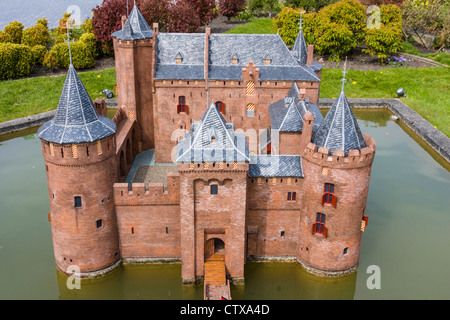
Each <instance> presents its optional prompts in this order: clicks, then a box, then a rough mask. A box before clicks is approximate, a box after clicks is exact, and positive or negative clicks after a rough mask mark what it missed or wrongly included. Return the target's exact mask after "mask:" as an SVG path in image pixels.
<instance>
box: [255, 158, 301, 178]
mask: <svg viewBox="0 0 450 320" xmlns="http://www.w3.org/2000/svg"><path fill="white" fill-rule="evenodd" d="M248 174H249V176H250V177H251V178H256V177H267V178H269V177H295V178H302V177H303V167H302V158H301V156H299V155H252V156H250V164H249V169H248Z"/></svg>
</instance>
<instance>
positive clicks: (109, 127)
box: [38, 64, 116, 144]
mask: <svg viewBox="0 0 450 320" xmlns="http://www.w3.org/2000/svg"><path fill="white" fill-rule="evenodd" d="M115 131H116V124H115V123H114V122H113V121H112V120H110V119H108V118H106V117H103V116H99V115H97V113H96V111H95V107H94V103H93V102H92V100H91V98H90V96H89V94H88V93H87V91H86V88H85V87H84V85H83V83H82V82H81V80H80V78H79V77H78V74H77V72H76V70H75V68H74V67H73V65H72V64H70V66H69V70H68V72H67V76H66V80H65V82H64V87H63V90H62V93H61V97H60V99H59V104H58V107H57V109H56V114H55V116H54V117H53V119H52V120H50V121H48V122H46V123H45V124H44V125H43V126H42V127H40V128H39V130H38V137H39V138H40V139H43V140H45V141H48V142H53V143H57V144H72V143H87V142H94V141H96V140H100V139H103V138H105V137H107V136H110V135H112V134H114V133H115Z"/></svg>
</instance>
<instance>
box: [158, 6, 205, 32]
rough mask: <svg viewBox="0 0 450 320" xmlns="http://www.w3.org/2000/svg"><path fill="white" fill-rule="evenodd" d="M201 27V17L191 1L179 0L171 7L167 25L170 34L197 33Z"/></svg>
mask: <svg viewBox="0 0 450 320" xmlns="http://www.w3.org/2000/svg"><path fill="white" fill-rule="evenodd" d="M201 26H202V23H201V21H200V16H199V14H198V13H197V11H196V9H195V8H194V7H192V5H191V2H190V0H179V1H177V2H176V3H173V4H172V5H171V6H170V9H169V17H168V22H167V24H166V30H167V31H168V32H184V33H189V32H197V31H199V29H200V27H201Z"/></svg>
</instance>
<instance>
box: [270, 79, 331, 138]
mask: <svg viewBox="0 0 450 320" xmlns="http://www.w3.org/2000/svg"><path fill="white" fill-rule="evenodd" d="M299 94H300V92H299V89H298V87H297V84H296V83H295V82H294V84H293V85H292V86H291V88H290V89H289V92H288V94H287V95H286V97H285V98H284V99H280V100H277V101H275V102H273V103H272V104H270V105H269V113H270V120H271V127H272V129H275V130H279V131H280V132H302V129H303V116H304V115H305V113H306V111H310V112H311V113H312V114H313V116H314V123H313V132H316V131H317V129H318V128H319V126H320V125H321V123H322V121H323V116H322V114H321V113H320V110H319V107H318V106H317V105H316V104H314V103H311V102H308V101H304V100H299Z"/></svg>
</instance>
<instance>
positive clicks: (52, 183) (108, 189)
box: [38, 64, 120, 277]
mask: <svg viewBox="0 0 450 320" xmlns="http://www.w3.org/2000/svg"><path fill="white" fill-rule="evenodd" d="M115 130H116V125H115V123H114V122H113V121H111V120H110V119H108V118H105V117H103V116H99V115H98V114H97V113H96V111H95V107H94V104H93V102H92V100H91V98H90V97H89V95H88V93H87V91H86V89H85V87H84V86H83V84H82V82H81V80H80V78H79V77H78V74H77V73H76V71H75V69H74V67H73V65H72V64H70V66H69V70H68V73H67V77H66V80H65V83H64V87H63V90H62V94H61V98H60V100H59V104H58V107H57V109H56V114H55V116H54V118H53V119H52V120H50V121H48V122H46V123H45V124H44V125H43V126H42V127H41V128H39V130H38V137H39V138H40V139H41V144H42V153H43V156H44V161H45V169H46V174H47V184H48V192H49V199H50V213H49V221H51V226H52V238H53V249H54V255H55V260H56V264H57V266H58V268H59V269H61V271H63V272H65V273H67V272H68V267H69V266H72V265H73V266H77V267H78V268H79V269H80V272H81V274H82V276H84V277H89V276H93V275H95V274H97V273H98V272H101V271H102V270H104V269H109V268H111V267H113V266H115V265H117V263H118V261H119V258H120V254H119V243H118V234H117V223H116V217H115V211H114V202H113V188H112V187H113V184H114V182H115V181H116V176H117V174H116V170H115V168H116V160H115V159H116V158H115V141H114V137H115Z"/></svg>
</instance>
